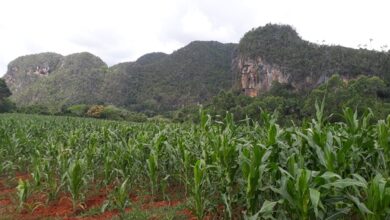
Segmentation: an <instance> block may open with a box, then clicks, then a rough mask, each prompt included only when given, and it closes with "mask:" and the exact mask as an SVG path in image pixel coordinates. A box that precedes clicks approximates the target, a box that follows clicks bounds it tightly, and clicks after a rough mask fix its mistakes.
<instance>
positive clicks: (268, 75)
mask: <svg viewBox="0 0 390 220" xmlns="http://www.w3.org/2000/svg"><path fill="white" fill-rule="evenodd" d="M237 66H238V68H237V70H238V75H239V84H240V85H239V86H240V89H241V90H242V92H243V93H244V94H245V95H247V96H251V97H255V96H258V95H259V94H260V93H261V92H266V91H268V90H269V89H270V88H271V85H272V82H273V81H277V82H279V83H288V82H289V78H290V75H288V74H284V73H283V72H282V71H281V69H280V67H278V66H276V65H272V64H269V63H267V62H265V61H264V60H263V59H262V58H261V57H256V58H250V57H245V56H239V58H238V62H237Z"/></svg>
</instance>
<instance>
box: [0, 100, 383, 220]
mask: <svg viewBox="0 0 390 220" xmlns="http://www.w3.org/2000/svg"><path fill="white" fill-rule="evenodd" d="M316 106H317V112H316V117H315V118H313V120H312V121H310V122H308V123H305V124H303V125H302V126H291V127H281V126H279V125H278V124H277V123H275V121H276V118H274V115H271V114H267V113H262V114H261V118H262V120H261V121H260V123H258V122H255V121H252V120H250V119H248V120H247V121H245V122H244V123H242V124H241V125H238V124H236V123H235V122H234V120H233V118H232V115H227V116H226V117H225V118H224V119H222V120H218V121H215V120H214V119H212V118H211V117H210V116H207V115H205V114H204V112H203V113H201V114H200V123H199V124H196V125H195V124H165V123H163V124H156V123H142V124H127V123H116V122H110V121H96V120H91V119H88V120H87V119H76V118H65V117H52V116H50V117H49V116H46V117H44V116H22V115H1V116H0V161H1V163H0V172H1V176H3V177H4V176H12V175H13V174H14V172H18V173H31V178H30V179H25V180H20V181H19V184H18V185H17V186H15V187H17V193H18V195H19V197H18V198H19V203H20V209H22V210H23V209H24V208H26V204H27V201H29V198H30V197H31V196H33V195H35V194H36V193H39V195H42V194H44V195H47V198H48V200H49V203H50V201H56V200H59V199H60V198H59V195H60V194H62V193H67V194H69V195H71V198H72V201H73V204H74V209H75V210H77V209H78V208H77V207H79V206H78V205H79V204H82V202H83V201H84V200H85V199H86V195H88V192H89V191H91V190H92V189H95V188H96V187H101V188H107V189H112V190H111V191H109V193H111V196H109V197H107V199H108V200H107V202H106V203H105V205H103V206H104V209H117V210H123V212H122V213H123V216H126V215H127V214H126V213H125V211H124V210H126V207H128V206H130V207H132V203H131V200H130V199H129V194H131V193H134V191H135V190H136V189H139V188H142V189H144V190H147V191H148V192H149V193H151V194H152V195H154V197H155V199H156V200H159V199H164V198H165V197H166V196H168V194H167V190H168V189H169V188H170V187H173V186H174V187H175V190H179V189H180V190H183V191H182V192H183V193H182V194H181V195H182V199H184V200H187V201H188V205H189V206H190V207H192V210H193V213H194V214H196V215H197V217H198V219H202V217H203V216H205V215H211V216H212V217H216V218H225V219H230V218H236V219H242V218H244V217H245V216H252V219H258V218H262V219H264V218H268V219H269V218H275V219H299V220H302V219H343V218H360V219H378V220H379V219H387V218H389V217H390V178H389V173H390V170H389V167H390V158H389V155H390V133H389V130H390V118H387V120H379V121H376V122H375V123H369V122H370V119H371V117H372V114H371V113H367V114H364V115H362V116H361V117H358V114H357V113H356V112H355V113H354V112H353V111H352V110H351V109H344V110H343V121H344V122H341V123H329V121H327V120H326V118H327V117H324V115H322V107H321V106H318V105H316ZM96 183H99V184H98V185H96ZM165 199H166V198H165ZM168 199H169V198H168ZM20 209H19V210H20ZM32 212H34V211H32ZM77 213H78V214H80V210H78V212H76V211H75V213H74V215H77Z"/></svg>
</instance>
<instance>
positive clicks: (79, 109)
mask: <svg viewBox="0 0 390 220" xmlns="http://www.w3.org/2000/svg"><path fill="white" fill-rule="evenodd" d="M88 109H89V106H88V105H85V104H81V105H72V106H70V107H68V108H67V109H66V111H67V112H69V114H70V115H74V116H79V117H83V116H85V115H86V113H87V111H88Z"/></svg>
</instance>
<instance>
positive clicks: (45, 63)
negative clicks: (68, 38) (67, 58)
mask: <svg viewBox="0 0 390 220" xmlns="http://www.w3.org/2000/svg"><path fill="white" fill-rule="evenodd" d="M62 60H63V56H62V55H59V54H56V53H41V54H34V55H27V56H22V57H19V58H17V59H15V60H14V61H12V62H11V63H10V64H9V65H8V71H7V73H6V74H5V75H4V80H5V82H6V83H7V85H8V87H9V88H10V90H11V92H12V93H13V94H15V93H16V94H17V93H18V92H19V91H20V90H22V89H23V88H25V87H27V86H29V85H31V84H32V83H34V82H36V81H38V80H40V79H41V78H42V77H47V76H48V75H49V74H50V73H52V72H53V71H55V70H56V69H58V68H59V66H60V64H61V62H62Z"/></svg>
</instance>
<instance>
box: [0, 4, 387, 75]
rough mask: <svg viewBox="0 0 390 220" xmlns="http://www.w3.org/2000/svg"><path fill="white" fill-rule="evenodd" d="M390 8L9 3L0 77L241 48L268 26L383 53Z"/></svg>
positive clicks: (2, 27) (1, 19) (3, 19)
mask: <svg viewBox="0 0 390 220" xmlns="http://www.w3.org/2000/svg"><path fill="white" fill-rule="evenodd" d="M389 6H390V5H388V3H387V2H386V1H385V0H384V1H379V0H377V1H375V0H373V1H349V0H344V1H336V0H328V1H312V0H302V1H288V0H286V1H282V0H275V1H260V0H212V1H211V0H142V1H141V0H139V1H137V0H131V1H129V0H110V1H109V0H83V1H79V0H34V1H30V0H4V1H1V2H0V8H1V12H0V33H1V34H0V76H2V75H3V74H4V73H5V72H6V65H7V64H8V63H9V62H10V61H12V60H13V59H15V58H16V57H19V56H21V55H25V54H31V53H40V52H46V51H51V52H57V53H61V54H63V55H67V54H71V53H75V52H81V51H89V52H91V53H93V54H95V55H98V56H100V57H101V58H102V59H103V60H104V61H105V62H107V63H108V64H109V65H113V64H115V63H118V62H123V61H131V60H135V59H137V58H138V57H139V56H141V55H143V54H145V53H149V52H155V51H161V52H165V53H171V52H172V51H174V50H176V49H178V48H180V47H182V46H184V45H186V44H188V43H189V42H191V41H193V40H217V41H221V42H236V43H237V42H238V41H239V40H240V38H241V37H242V36H243V34H244V33H245V32H247V31H248V30H250V29H251V28H253V27H258V26H262V25H265V24H266V23H284V24H290V25H292V26H294V27H295V28H296V29H297V31H298V32H299V33H300V35H301V36H302V37H303V38H304V39H306V40H310V41H313V42H323V41H324V42H325V43H327V44H341V45H345V46H349V47H357V45H358V44H361V45H364V44H367V47H368V48H376V49H379V48H380V47H381V46H383V45H386V44H387V45H389V47H390V31H389V29H388V27H387V26H388V21H389V20H390V14H389V13H388V12H387V9H388V8H390V7H389ZM370 38H371V39H373V40H372V41H371V42H370V41H369V39H370Z"/></svg>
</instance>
